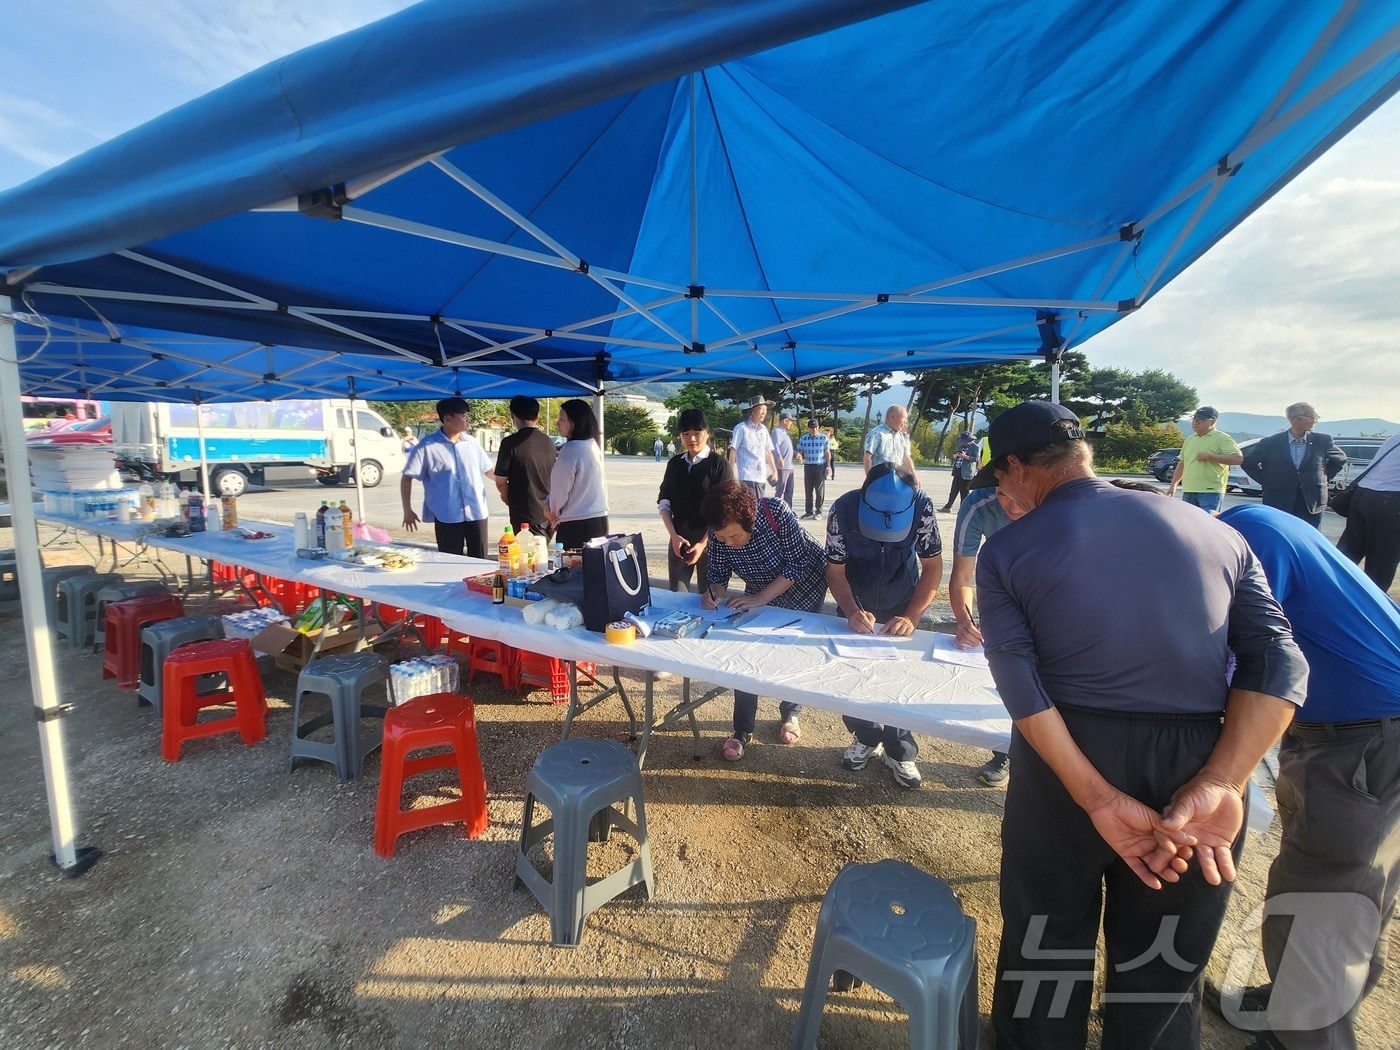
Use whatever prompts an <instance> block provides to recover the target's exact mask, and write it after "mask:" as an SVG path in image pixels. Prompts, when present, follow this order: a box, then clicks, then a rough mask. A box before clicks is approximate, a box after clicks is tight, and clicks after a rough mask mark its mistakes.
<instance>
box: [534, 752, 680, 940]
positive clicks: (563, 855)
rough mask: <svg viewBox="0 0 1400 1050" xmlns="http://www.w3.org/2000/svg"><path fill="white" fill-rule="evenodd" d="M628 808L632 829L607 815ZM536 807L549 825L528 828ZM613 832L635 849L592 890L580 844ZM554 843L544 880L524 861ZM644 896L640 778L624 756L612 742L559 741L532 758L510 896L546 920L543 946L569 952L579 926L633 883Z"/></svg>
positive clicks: (647, 879) (646, 868)
mask: <svg viewBox="0 0 1400 1050" xmlns="http://www.w3.org/2000/svg"><path fill="white" fill-rule="evenodd" d="M629 800H630V801H632V802H634V803H635V804H636V806H637V822H636V823H635V824H634V823H633V822H632V821H630V820H628V819H627V817H626V816H624V815H623V812H622V811H620V810H618V809H616V808H614V806H613V803H615V802H623V803H625V802H627V801H629ZM536 801H539V802H542V803H544V804H545V805H546V806H548V807H549V812H550V814H551V816H550V819H548V820H543V821H541V822H540V823H539V824H538V825H536V826H535V827H533V828H532V827H531V826H530V816H531V814H532V812H533V811H534V808H535V802H536ZM613 825H616V826H617V827H619V828H621V829H622V830H623V831H625V832H627V833H628V834H629V835H631V836H632V838H633V839H635V840H636V842H637V845H638V847H640V848H639V851H638V854H637V856H636V857H635V858H633V859H632V860H631V861H629V862H628V863H627V864H626V866H624V867H622V868H621V869H619V870H618V871H615V872H613V873H612V874H611V875H608V876H607V877H606V878H602V879H599V880H598V881H597V882H595V883H593V884H591V885H590V884H589V882H588V843H589V842H590V841H595V842H606V841H607V839H608V832H609V830H610V829H611V827H612V826H613ZM551 832H552V833H553V835H554V872H553V879H552V880H551V879H546V878H545V877H544V876H543V875H541V874H540V872H539V871H538V870H537V869H536V868H535V865H534V864H533V863H532V862H531V861H530V858H529V856H528V854H529V851H530V849H531V847H533V846H535V845H537V844H538V843H540V842H543V841H544V839H545V838H546V837H547V836H548V835H550V833H551ZM639 882H640V883H643V884H644V885H645V886H646V893H647V896H648V897H650V896H651V895H652V894H653V893H655V892H656V880H655V878H654V877H653V875H652V870H651V847H650V846H649V845H648V844H647V817H646V808H645V806H644V804H643V802H642V771H641V767H640V766H638V765H637V758H636V756H635V755H633V754H632V752H630V751H628V750H627V749H626V748H625V747H623V746H622V745H621V744H619V743H618V742H617V741H615V740H566V741H564V742H563V743H562V744H555V745H554V746H553V747H551V748H547V749H545V750H544V751H542V752H541V753H540V756H539V757H538V758H536V759H535V764H534V765H533V766H532V767H531V768H530V775H529V776H528V777H526V779H525V814H524V816H523V817H522V819H521V821H520V848H519V851H518V853H517V855H516V858H515V888H516V889H519V888H520V886H521V884H522V883H523V884H524V885H526V886H528V887H529V888H530V892H531V893H533V894H534V895H535V898H536V900H538V901H539V902H540V903H541V904H542V905H544V910H545V911H547V912H548V913H549V932H550V940H551V941H553V942H554V943H555V944H556V945H560V946H566V947H574V946H576V945H577V944H578V942H579V939H580V938H581V937H582V936H583V921H584V919H586V918H587V917H588V915H589V913H590V912H592V911H593V910H594V909H596V908H598V907H599V906H600V905H603V904H606V903H607V902H608V901H610V900H612V899H613V898H614V897H616V896H617V895H618V894H620V893H624V892H626V891H627V890H629V889H631V888H632V887H633V886H635V885H637V883H639Z"/></svg>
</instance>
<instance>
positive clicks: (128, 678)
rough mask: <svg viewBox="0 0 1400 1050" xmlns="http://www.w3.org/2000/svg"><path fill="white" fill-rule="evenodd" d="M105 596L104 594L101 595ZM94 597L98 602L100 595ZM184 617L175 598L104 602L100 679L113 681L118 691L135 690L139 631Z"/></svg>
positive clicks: (181, 604) (163, 596)
mask: <svg viewBox="0 0 1400 1050" xmlns="http://www.w3.org/2000/svg"><path fill="white" fill-rule="evenodd" d="M108 590H110V588H108ZM106 593H108V591H107V590H104V591H103V592H102V594H106ZM98 597H99V599H100V598H101V595H99V596H98ZM184 615H185V603H184V602H182V601H181V600H180V597H179V595H175V594H143V595H140V596H138V597H135V598H123V599H122V600H120V601H115V602H108V603H107V615H106V628H105V630H104V632H103V634H104V637H105V638H106V642H105V644H104V645H103V653H102V677H103V678H115V679H116V680H117V687H118V688H119V689H136V688H137V687H139V686H140V684H141V630H142V628H144V627H146V626H147V625H148V624H153V623H159V622H160V621H161V620H174V619H178V618H179V617H181V616H184Z"/></svg>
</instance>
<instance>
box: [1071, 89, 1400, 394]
mask: <svg viewBox="0 0 1400 1050" xmlns="http://www.w3.org/2000/svg"><path fill="white" fill-rule="evenodd" d="M1397 239H1400V100H1392V101H1391V102H1390V103H1388V104H1387V105H1386V106H1384V107H1382V108H1381V109H1380V110H1378V111H1377V112H1376V113H1375V114H1373V115H1372V116H1371V117H1370V118H1369V119H1368V120H1367V121H1365V122H1364V123H1363V124H1362V125H1361V126H1360V127H1358V128H1357V129H1356V130H1355V131H1353V132H1352V133H1351V134H1350V135H1349V136H1348V137H1347V138H1346V139H1344V140H1343V141H1342V142H1340V143H1339V144H1338V145H1336V146H1335V147H1333V149H1332V150H1331V151H1330V152H1329V153H1328V154H1326V155H1325V156H1323V157H1322V158H1321V159H1319V160H1318V161H1317V162H1316V163H1315V164H1314V165H1313V166H1312V167H1311V168H1310V169H1308V170H1307V171H1306V172H1304V173H1303V174H1302V175H1301V176H1299V178H1298V179H1297V180H1295V182H1294V183H1293V184H1292V185H1290V186H1288V187H1286V188H1285V189H1284V190H1283V191H1282V192H1281V193H1280V194H1279V195H1278V196H1277V197H1275V198H1274V199H1273V200H1272V201H1270V202H1268V203H1267V204H1265V205H1264V206H1263V207H1262V208H1260V209H1259V210H1258V211H1257V212H1256V213H1255V214H1254V215H1252V216H1251V217H1250V218H1249V219H1247V220H1245V222H1244V223H1242V224H1241V225H1240V227H1239V228H1238V229H1236V230H1235V231H1234V232H1232V233H1231V234H1230V235H1229V236H1228V237H1226V238H1225V239H1224V240H1222V241H1220V242H1219V243H1218V244H1217V245H1215V247H1214V248H1212V249H1211V250H1210V251H1209V252H1207V253H1206V255H1205V256H1203V257H1202V258H1201V259H1200V260H1198V261H1197V262H1196V264H1195V265H1194V266H1192V267H1190V268H1189V269H1187V270H1186V272H1185V273H1183V274H1182V275H1181V276H1180V277H1178V278H1177V279H1176V280H1175V281H1174V282H1173V283H1172V284H1170V285H1168V286H1167V287H1166V288H1165V289H1163V290H1162V292H1161V293H1160V294H1159V295H1157V296H1156V297H1155V298H1154V299H1152V300H1151V301H1149V302H1148V303H1147V304H1146V305H1145V306H1144V307H1143V308H1142V309H1141V310H1140V311H1138V312H1137V313H1136V314H1133V315H1132V316H1130V317H1127V318H1125V319H1124V320H1123V321H1121V322H1120V323H1118V324H1116V325H1114V326H1113V328H1111V329H1109V330H1108V331H1106V332H1104V333H1102V334H1101V335H1099V336H1098V337H1096V338H1095V339H1093V340H1091V341H1090V342H1088V343H1086V344H1084V345H1083V346H1081V347H1080V349H1082V350H1083V351H1084V352H1085V353H1086V354H1088V355H1089V360H1090V362H1091V363H1092V364H1094V365H1098V366H1106V365H1113V366H1116V367H1120V368H1129V369H1132V370H1134V371H1137V370H1141V369H1144V368H1166V369H1167V370H1168V371H1171V372H1173V373H1175V374H1176V376H1177V377H1178V378H1179V379H1181V380H1182V381H1183V382H1185V383H1188V384H1190V385H1192V386H1194V387H1196V389H1197V392H1198V393H1199V394H1200V397H1201V400H1202V402H1205V403H1209V404H1213V405H1215V406H1217V407H1218V408H1220V409H1221V410H1222V411H1226V410H1228V411H1239V412H1268V413H1276V412H1278V411H1279V410H1280V409H1281V408H1282V406H1284V405H1286V404H1289V403H1290V402H1293V401H1298V400H1301V399H1306V400H1308V401H1311V402H1312V403H1313V404H1315V405H1317V406H1318V408H1319V410H1320V411H1321V412H1322V413H1323V414H1324V415H1325V416H1328V417H1330V418H1332V419H1342V418H1358V417H1366V416H1378V417H1381V418H1384V419H1391V420H1394V419H1397V417H1400V408H1397V405H1400V401H1397V398H1396V391H1397V390H1400V294H1398V293H1400V252H1397V251H1396V250H1395V248H1394V245H1395V244H1396V243H1397Z"/></svg>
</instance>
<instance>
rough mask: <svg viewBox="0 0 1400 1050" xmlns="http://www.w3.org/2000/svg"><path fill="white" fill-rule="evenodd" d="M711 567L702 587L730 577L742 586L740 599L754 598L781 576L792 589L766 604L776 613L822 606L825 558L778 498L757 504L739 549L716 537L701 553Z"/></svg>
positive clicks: (810, 610)
mask: <svg viewBox="0 0 1400 1050" xmlns="http://www.w3.org/2000/svg"><path fill="white" fill-rule="evenodd" d="M705 549H706V552H707V553H708V554H709V556H710V568H709V572H708V574H707V575H706V577H705V583H706V585H707V586H710V585H713V584H717V583H718V584H721V585H724V586H728V584H729V578H730V577H731V576H738V577H739V579H741V580H743V581H744V593H745V594H757V593H758V592H759V591H761V590H763V588H765V587H767V586H768V585H769V584H770V583H772V582H773V581H774V580H776V579H777V578H778V577H779V576H783V577H785V578H787V579H789V580H791V581H792V586H791V587H789V588H788V589H787V590H786V591H784V592H783V593H782V594H780V595H778V596H777V597H776V598H774V599H773V600H772V601H771V602H769V603H768V604H769V605H774V606H777V607H778V608H780V609H802V610H805V611H806V612H820V611H821V607H822V603H823V602H824V601H826V554H825V553H824V552H823V551H822V548H821V547H820V546H818V545H817V541H816V540H814V539H812V537H811V536H810V535H809V534H808V533H807V530H806V529H804V528H803V527H802V526H801V525H800V524H798V521H797V516H796V515H795V514H793V512H792V511H791V510H789V509H788V505H787V504H786V503H784V502H783V501H782V500H780V499H767V498H765V499H760V500H759V501H758V513H757V514H756V515H755V516H754V523H753V532H752V533H751V534H750V536H749V542H748V543H746V544H744V545H743V546H742V547H730V546H727V545H726V544H724V543H722V542H721V541H720V540H718V539H716V538H715V533H714V530H713V529H711V530H710V542H709V545H708V546H707V547H706V548H705Z"/></svg>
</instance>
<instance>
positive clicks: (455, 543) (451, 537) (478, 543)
mask: <svg viewBox="0 0 1400 1050" xmlns="http://www.w3.org/2000/svg"><path fill="white" fill-rule="evenodd" d="M433 534H434V535H435V536H436V537H437V549H438V550H440V551H441V552H442V553H443V554H458V555H460V554H465V555H466V556H467V557H468V558H484V557H486V519H485V518H482V519H481V520H480V521H435V522H433Z"/></svg>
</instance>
